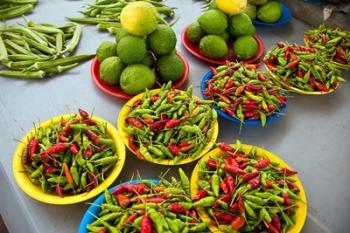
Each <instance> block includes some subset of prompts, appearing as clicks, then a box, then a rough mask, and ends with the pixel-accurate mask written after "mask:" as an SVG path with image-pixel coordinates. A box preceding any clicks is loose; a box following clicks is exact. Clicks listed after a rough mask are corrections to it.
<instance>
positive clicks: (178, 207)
mask: <svg viewBox="0 0 350 233" xmlns="http://www.w3.org/2000/svg"><path fill="white" fill-rule="evenodd" d="M169 210H170V211H171V212H173V213H176V214H186V209H185V208H184V207H182V206H181V205H180V204H178V203H175V202H173V203H170V205H169Z"/></svg>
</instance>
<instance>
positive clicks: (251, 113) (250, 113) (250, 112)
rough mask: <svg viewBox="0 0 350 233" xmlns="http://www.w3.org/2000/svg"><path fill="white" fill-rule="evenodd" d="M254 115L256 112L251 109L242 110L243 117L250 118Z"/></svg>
mask: <svg viewBox="0 0 350 233" xmlns="http://www.w3.org/2000/svg"><path fill="white" fill-rule="evenodd" d="M255 115H256V112H253V111H247V112H244V117H245V118H252V117H254V116H255Z"/></svg>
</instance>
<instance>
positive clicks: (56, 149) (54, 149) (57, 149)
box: [41, 143, 66, 155]
mask: <svg viewBox="0 0 350 233" xmlns="http://www.w3.org/2000/svg"><path fill="white" fill-rule="evenodd" d="M65 150H66V145H65V144H63V143H57V144H54V145H53V146H51V147H49V148H47V149H46V150H45V151H43V152H41V153H45V154H48V155H53V154H59V153H62V152H64V151H65Z"/></svg>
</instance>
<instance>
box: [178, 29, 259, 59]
mask: <svg viewBox="0 0 350 233" xmlns="http://www.w3.org/2000/svg"><path fill="white" fill-rule="evenodd" d="M189 26H190V25H187V26H186V27H184V29H183V30H182V32H181V42H182V45H183V46H184V47H185V48H186V50H187V51H188V52H189V53H191V54H192V55H193V56H195V57H196V58H198V59H200V60H202V61H206V62H209V63H210V64H215V65H224V64H226V62H227V61H233V60H232V59H233V58H235V57H234V56H233V55H232V53H231V50H232V49H230V48H231V47H232V46H231V47H230V46H229V44H228V42H226V44H228V48H229V53H228V54H227V55H226V56H230V58H229V59H230V60H227V59H226V60H222V59H214V58H208V57H205V56H204V55H202V54H200V53H198V52H196V51H194V50H193V49H192V48H191V47H192V46H196V47H198V46H197V45H195V44H193V43H191V42H190V41H189V40H188V38H187V35H186V32H187V30H188V28H189ZM253 37H254V39H255V40H256V42H257V43H258V51H257V53H256V54H255V56H254V57H253V58H251V59H248V60H240V61H241V62H243V63H247V64H252V63H256V62H257V61H259V60H260V59H261V58H262V56H263V54H264V51H265V45H264V41H263V39H262V38H261V37H260V36H259V35H258V34H256V33H255V34H254V36H253ZM231 44H232V43H231ZM190 45H192V46H190Z"/></svg>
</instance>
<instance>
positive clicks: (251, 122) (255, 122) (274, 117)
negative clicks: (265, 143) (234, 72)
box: [201, 71, 287, 126]
mask: <svg viewBox="0 0 350 233" xmlns="http://www.w3.org/2000/svg"><path fill="white" fill-rule="evenodd" d="M213 76H214V74H213V72H212V71H208V73H206V74H205V75H204V77H203V79H202V81H201V94H202V97H203V99H208V97H207V96H206V95H205V94H204V92H205V90H206V89H207V80H209V79H211V78H212V77H213ZM214 108H215V110H216V111H217V113H218V114H219V115H220V116H221V117H223V118H225V119H227V120H229V121H232V122H234V123H239V124H240V123H241V122H240V120H238V119H237V118H234V117H232V116H230V115H228V114H227V113H226V112H223V111H221V110H220V108H218V107H214ZM286 110H287V106H284V107H281V111H280V112H278V113H276V114H273V115H270V116H268V117H266V124H271V123H273V122H274V121H276V120H278V119H279V118H281V116H283V115H284V113H285V112H286ZM243 124H245V125H251V126H261V122H260V120H251V119H248V120H244V122H243Z"/></svg>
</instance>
